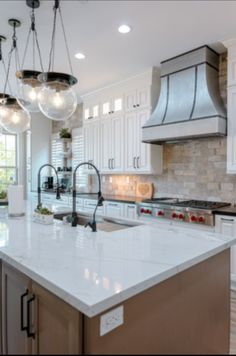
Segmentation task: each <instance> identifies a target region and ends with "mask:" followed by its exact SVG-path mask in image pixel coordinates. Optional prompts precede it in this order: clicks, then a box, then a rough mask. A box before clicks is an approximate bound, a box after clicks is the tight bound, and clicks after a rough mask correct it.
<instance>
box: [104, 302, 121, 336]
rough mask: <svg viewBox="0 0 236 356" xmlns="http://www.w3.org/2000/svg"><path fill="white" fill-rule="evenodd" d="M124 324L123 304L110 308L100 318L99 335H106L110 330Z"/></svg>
mask: <svg viewBox="0 0 236 356" xmlns="http://www.w3.org/2000/svg"><path fill="white" fill-rule="evenodd" d="M122 324H124V306H123V305H122V306H120V307H118V308H116V309H113V310H111V311H110V312H109V313H106V314H104V315H102V316H101V318H100V336H103V335H106V334H107V333H109V332H110V331H112V330H114V329H116V328H118V326H121V325H122Z"/></svg>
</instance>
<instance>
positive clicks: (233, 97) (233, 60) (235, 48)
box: [224, 38, 236, 174]
mask: <svg viewBox="0 0 236 356" xmlns="http://www.w3.org/2000/svg"><path fill="white" fill-rule="evenodd" d="M224 45H225V47H227V48H228V71H227V72H228V77H227V89H228V90H227V106H228V108H227V119H228V133H227V173H230V174H236V120H235V116H236V38H235V39H233V40H230V41H226V42H225V43H224Z"/></svg>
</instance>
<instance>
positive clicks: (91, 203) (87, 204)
mask: <svg viewBox="0 0 236 356" xmlns="http://www.w3.org/2000/svg"><path fill="white" fill-rule="evenodd" d="M97 202H98V201H97V200H95V199H84V204H83V210H84V211H85V212H88V213H93V212H94V209H95V208H96V206H97ZM97 214H98V215H102V214H103V206H99V207H98V208H97Z"/></svg>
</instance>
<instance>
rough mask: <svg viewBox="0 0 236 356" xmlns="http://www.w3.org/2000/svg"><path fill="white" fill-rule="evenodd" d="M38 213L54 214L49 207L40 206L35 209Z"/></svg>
mask: <svg viewBox="0 0 236 356" xmlns="http://www.w3.org/2000/svg"><path fill="white" fill-rule="evenodd" d="M35 212H36V213H38V214H41V215H53V212H52V211H50V210H49V209H48V208H44V207H42V208H39V209H36V210H35Z"/></svg>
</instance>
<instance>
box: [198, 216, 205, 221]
mask: <svg viewBox="0 0 236 356" xmlns="http://www.w3.org/2000/svg"><path fill="white" fill-rule="evenodd" d="M198 221H199V222H200V223H204V222H205V221H206V220H205V218H204V217H203V216H200V218H199V219H198Z"/></svg>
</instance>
